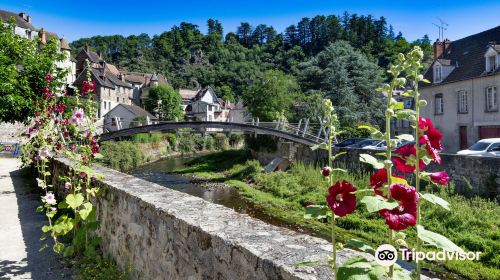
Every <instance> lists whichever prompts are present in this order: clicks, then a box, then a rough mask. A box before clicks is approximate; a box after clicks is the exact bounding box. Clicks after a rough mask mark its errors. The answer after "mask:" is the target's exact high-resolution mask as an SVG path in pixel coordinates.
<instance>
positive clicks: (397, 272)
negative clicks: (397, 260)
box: [392, 269, 412, 280]
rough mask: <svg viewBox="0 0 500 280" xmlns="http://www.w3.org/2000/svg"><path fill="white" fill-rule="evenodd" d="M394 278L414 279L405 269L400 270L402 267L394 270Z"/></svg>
mask: <svg viewBox="0 0 500 280" xmlns="http://www.w3.org/2000/svg"><path fill="white" fill-rule="evenodd" d="M392 279H393V280H412V278H411V276H410V274H408V273H405V272H404V271H403V270H400V269H397V270H396V269H395V270H394V273H393V274H392Z"/></svg>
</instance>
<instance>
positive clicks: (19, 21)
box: [0, 10, 36, 31]
mask: <svg viewBox="0 0 500 280" xmlns="http://www.w3.org/2000/svg"><path fill="white" fill-rule="evenodd" d="M11 17H13V18H14V19H15V20H16V25H17V26H19V27H21V28H24V29H29V30H31V31H35V30H36V28H35V27H34V26H33V25H32V24H31V23H29V22H27V21H26V20H24V19H23V18H22V17H20V16H19V14H16V13H13V12H9V11H5V10H0V18H1V19H2V20H3V21H4V22H8V21H9V20H10V18H11Z"/></svg>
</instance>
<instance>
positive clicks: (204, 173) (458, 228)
mask: <svg viewBox="0 0 500 280" xmlns="http://www.w3.org/2000/svg"><path fill="white" fill-rule="evenodd" d="M248 158H249V155H248V154H247V152H245V151H226V152H220V153H214V154H210V155H205V156H201V157H198V158H196V159H194V160H192V161H190V162H188V163H187V167H184V168H182V169H179V170H178V171H177V172H178V173H181V174H195V175H197V176H200V177H205V178H208V179H212V180H215V181H220V182H224V183H226V184H228V185H230V186H232V187H233V188H235V189H237V190H238V191H239V192H240V194H241V195H242V196H243V197H245V198H246V199H247V200H249V201H251V202H252V203H253V204H255V205H256V206H257V207H260V208H262V210H263V211H264V212H265V213H267V214H268V215H270V216H272V217H274V218H277V219H280V220H282V221H285V222H287V223H290V224H296V225H299V226H301V227H304V228H307V229H310V230H311V231H312V233H313V234H314V235H317V236H321V237H325V238H327V237H328V236H329V235H330V226H329V225H327V224H325V223H322V222H320V221H315V220H306V219H304V218H303V211H304V205H305V203H306V202H314V203H317V204H324V202H325V196H326V181H325V179H324V178H323V177H322V176H321V174H320V173H319V168H314V167H312V166H308V165H304V164H295V165H293V166H292V167H291V168H290V169H289V170H288V171H286V172H273V173H263V172H261V167H260V166H259V165H258V163H257V162H256V161H247V159H248ZM337 179H338V180H342V179H347V180H349V181H350V182H352V183H354V184H355V185H356V186H357V188H358V189H363V188H367V186H368V182H369V174H355V175H342V174H339V176H338V177H337ZM435 192H436V194H437V195H439V196H440V197H442V198H443V199H445V200H447V201H448V202H449V203H450V209H451V211H446V210H444V209H442V208H440V207H438V206H435V205H432V204H429V203H425V202H424V203H422V215H423V219H422V220H423V222H424V226H425V228H426V229H428V230H431V231H434V232H438V233H440V234H443V235H444V236H447V237H448V238H450V239H451V240H452V241H454V242H455V243H456V244H458V245H459V246H461V247H462V248H464V249H465V250H466V251H480V252H483V253H482V255H481V259H480V261H479V262H471V261H447V262H445V263H443V264H440V263H432V264H426V266H427V267H430V268H432V270H434V271H438V272H440V273H442V274H445V275H446V274H447V273H449V272H451V273H453V274H455V275H458V276H460V277H464V278H467V279H500V254H499V253H498V252H500V207H499V205H498V204H497V203H496V202H493V201H488V200H486V199H481V198H472V199H467V198H464V197H463V196H460V195H457V194H454V193H453V190H452V187H451V188H448V189H445V190H435ZM358 199H360V198H358ZM358 202H359V201H358ZM337 224H338V226H339V230H338V234H337V235H338V238H339V240H340V241H341V242H345V241H346V240H349V239H351V238H356V239H360V240H363V241H364V242H366V243H368V244H370V245H372V246H375V247H377V246H378V245H380V244H383V243H387V232H388V231H387V226H386V225H385V221H384V220H382V219H381V218H380V217H379V215H378V214H374V213H368V212H367V211H366V209H365V207H364V206H363V205H362V204H360V203H358V205H357V209H356V211H355V212H354V213H353V214H350V215H348V216H346V217H342V218H340V219H338V222H337ZM405 233H406V235H407V238H406V241H407V243H408V244H409V245H410V247H413V245H414V244H415V238H416V232H415V229H414V228H412V229H408V230H406V231H405ZM425 249H426V250H433V248H432V247H426V248H425Z"/></svg>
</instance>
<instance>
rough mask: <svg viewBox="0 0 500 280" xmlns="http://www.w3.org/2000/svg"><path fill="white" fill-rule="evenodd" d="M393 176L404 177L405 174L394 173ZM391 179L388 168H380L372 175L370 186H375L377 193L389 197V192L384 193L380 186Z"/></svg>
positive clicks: (374, 189)
mask: <svg viewBox="0 0 500 280" xmlns="http://www.w3.org/2000/svg"><path fill="white" fill-rule="evenodd" d="M392 176H393V177H397V178H401V179H404V176H402V175H399V174H392ZM388 182H389V181H388V179H387V169H385V168H381V169H378V170H377V171H376V172H375V173H373V174H372V175H371V176H370V186H371V187H372V188H373V191H374V192H375V194H377V195H380V196H382V197H385V198H387V194H386V193H384V192H383V191H382V190H381V189H380V188H381V187H382V186H384V184H387V183H388Z"/></svg>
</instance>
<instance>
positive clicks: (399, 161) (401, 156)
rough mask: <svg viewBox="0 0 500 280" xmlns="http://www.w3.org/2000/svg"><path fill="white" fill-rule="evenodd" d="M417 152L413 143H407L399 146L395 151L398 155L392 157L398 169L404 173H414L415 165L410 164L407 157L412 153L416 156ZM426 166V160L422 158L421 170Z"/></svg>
mask: <svg viewBox="0 0 500 280" xmlns="http://www.w3.org/2000/svg"><path fill="white" fill-rule="evenodd" d="M416 153H417V150H416V149H415V146H413V145H405V146H401V147H399V148H397V149H396V151H394V154H395V155H396V156H395V157H394V158H393V159H392V161H393V162H394V165H395V166H396V170H397V171H400V172H404V173H412V172H413V171H415V165H413V164H408V163H407V159H408V158H409V157H410V156H411V155H413V156H416ZM425 166H426V165H425V162H424V161H423V160H420V170H423V169H424V168H425Z"/></svg>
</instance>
